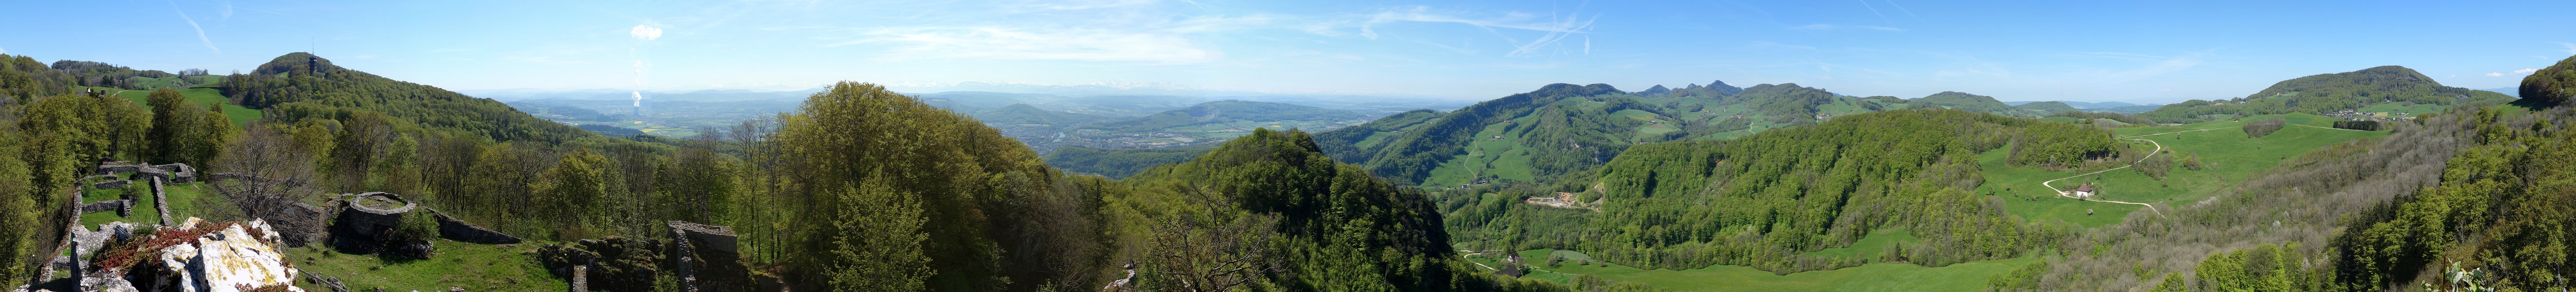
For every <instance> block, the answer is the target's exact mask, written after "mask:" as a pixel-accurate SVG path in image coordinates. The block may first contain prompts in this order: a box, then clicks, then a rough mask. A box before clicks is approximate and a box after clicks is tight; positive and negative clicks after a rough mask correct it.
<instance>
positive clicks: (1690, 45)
mask: <svg viewBox="0 0 2576 292" xmlns="http://www.w3.org/2000/svg"><path fill="white" fill-rule="evenodd" d="M2455 2H2457V3H2455ZM13 6H15V7H17V8H19V9H18V10H17V11H20V13H13V14H12V15H11V16H10V17H6V18H0V27H8V29H0V52H5V53H8V54H20V55H29V56H33V57H35V58H38V59H41V60H47V61H51V60H58V59H73V60H91V61H102V62H108V63H115V64H121V65H128V66H134V67H139V68H145V69H158V70H176V69H185V68H205V69H209V70H211V71H214V72H217V73H222V72H228V71H232V70H242V69H248V68H250V67H252V66H254V65H256V64H258V63H261V62H265V61H267V60H269V59H270V58H274V57H276V56H277V55H280V54H285V53H288V52H297V51H305V50H307V48H308V46H311V47H315V48H318V51H319V53H320V54H321V55H322V56H323V57H325V58H331V59H333V60H334V61H335V62H337V63H338V64H340V65H341V66H344V67H350V68H354V69H358V70H363V71H368V72H370V73H375V74H378V75H384V76H388V77H392V78H395V79H400V80H405V81H412V82H418V83H423V84H429V85H435V86H440V87H445V88H450V89H511V88H547V89H587V88H645V89H660V90H672V89H695V88H723V87H761V86H765V87H781V86H784V87H804V86H810V85H813V84H820V83H825V82H831V81H838V80H854V81H864V82H876V83H881V84H890V85H930V84H942V83H951V82H960V81H986V82H1021V83H1031V84H1092V83H1111V84H1152V85H1160V86H1175V87H1189V88H1204V89H1219V90H1240V91H1259V92H1276V93H1361V94H1405V95H1425V96H1437V97H1455V98H1472V99H1489V98H1494V97H1500V96H1503V95H1507V94H1511V93H1517V92H1525V91H1529V90H1532V89H1536V88H1538V87H1539V86H1541V85H1545V84H1549V83H1576V84H1588V83H1607V84H1611V85H1615V86H1618V87H1619V88H1621V89H1626V90H1631V91H1633V90H1643V89H1645V88H1646V87H1648V86H1651V85H1656V84H1663V85H1667V86H1679V85H1683V84H1689V83H1707V82H1709V81H1710V80H1724V81H1726V82H1727V83H1729V84H1734V85H1737V86H1751V85H1754V84H1761V83H1791V82H1794V83H1798V84H1800V85H1804V86H1810V87H1820V88H1826V89H1829V90H1833V91H1834V92H1836V93H1842V94H1848V95H1858V96H1871V95H1892V96H1898V97H1905V98H1916V97H1922V96H1925V95H1929V94H1932V93H1937V92H1941V91H1961V92H1969V93H1976V94H1983V95H1991V96H1995V97H1997V98H1999V99H2002V100H2007V101H2011V100H2071V101H2148V102H2171V101H2179V100H2183V99H2195V98H2199V99H2207V98H2228V97H2237V96H2243V95H2246V94H2251V93H2253V92H2255V91H2257V90H2261V89H2262V88H2263V87H2265V86H2269V85H2271V84H2272V83H2273V82H2277V81H2280V80H2283V79H2289V78H2296V77H2299V76H2305V75H2311V74H2320V73H2334V72H2345V71H2352V70H2359V69H2362V68H2368V67H2372V66H2380V65H2401V66H2407V67H2409V68H2414V69H2416V70H2419V71H2422V72H2423V73H2424V74H2425V75H2430V76H2433V77H2434V78H2436V79H2438V80H2440V81H2441V82H2442V83H2443V84H2446V85H2451V86H2460V87H2469V88H2497V87H2509V86H2513V85H2514V84H2515V83H2517V82H2519V80H2521V77H2522V75H2523V74H2524V73H2525V72H2527V71H2523V72H2517V71H2516V70H2522V69H2527V68H2537V67H2542V66H2546V65H2549V64H2552V63H2555V62H2556V61H2557V60H2559V59H2562V58H2566V57H2567V56H2569V55H2570V54H2576V33H2571V31H2570V30H2568V28H2570V27H2571V26H2570V25H2569V24H2567V23H2566V22H2565V21H2566V20H2565V19H2566V12H2569V11H2576V1H2314V2H2304V1H2302V2H2294V1H2044V2H2043V1H2032V2H2019V1H2012V2H1994V1H1937V2H1936V1H1908V0H1853V1H1831V0H1828V1H1664V2H1645V1H1622V2H1550V1H1432V2H1392V1H1260V2H1249V1H1228V0H1175V1H1162V0H1080V1H995V2H845V1H686V2H658V1H632V2H629V1H224V0H188V1H122V0H109V1H43V2H41V3H17V4H16V5H13ZM899 88H900V87H899Z"/></svg>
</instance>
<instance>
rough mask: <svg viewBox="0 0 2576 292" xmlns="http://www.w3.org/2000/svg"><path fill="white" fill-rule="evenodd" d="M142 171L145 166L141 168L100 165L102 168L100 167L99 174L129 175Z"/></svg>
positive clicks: (136, 166) (135, 166) (139, 166)
mask: <svg viewBox="0 0 2576 292" xmlns="http://www.w3.org/2000/svg"><path fill="white" fill-rule="evenodd" d="M142 170H143V166H141V165H100V166H98V174H119V173H129V172H136V171H142Z"/></svg>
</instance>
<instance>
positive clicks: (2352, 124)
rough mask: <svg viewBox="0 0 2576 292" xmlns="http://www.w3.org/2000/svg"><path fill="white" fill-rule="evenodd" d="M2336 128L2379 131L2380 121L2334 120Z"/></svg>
mask: <svg viewBox="0 0 2576 292" xmlns="http://www.w3.org/2000/svg"><path fill="white" fill-rule="evenodd" d="M2334 128H2336V129H2345V130H2363V131H2378V130H2379V122H2378V121H2335V122H2334Z"/></svg>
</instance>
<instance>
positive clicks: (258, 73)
mask: <svg viewBox="0 0 2576 292" xmlns="http://www.w3.org/2000/svg"><path fill="white" fill-rule="evenodd" d="M311 57H313V55H311V54H306V53H289V54H286V55H284V56H278V57H277V58H276V59H272V60H269V61H268V63H265V64H260V66H259V67H258V68H254V69H253V70H251V72H250V73H244V74H234V75H232V76H227V77H226V78H225V80H224V81H223V84H224V87H223V89H224V90H223V91H224V95H225V96H227V97H230V98H232V99H233V101H234V102H235V103H239V104H241V105H242V106H245V107H250V108H255V109H262V110H266V111H267V112H269V115H268V117H269V118H270V119H273V120H272V121H269V122H271V123H292V122H297V121H300V120H303V119H308V118H324V119H332V120H348V119H364V118H368V116H371V115H370V113H373V114H382V115H383V116H384V117H390V118H392V119H391V120H394V121H400V122H401V123H393V124H391V126H393V127H397V128H408V127H422V128H433V129H454V130H456V131H463V132H466V133H471V134H474V135H478V136H483V137H487V138H490V139H492V140H496V141H539V142H546V143H563V142H568V141H572V140H575V139H580V138H585V137H601V136H599V135H596V134H592V133H590V132H588V131H582V130H581V129H576V128H573V127H572V126H567V125H564V124H562V123H556V122H553V121H547V120H545V119H542V118H537V117H536V116H532V115H528V114H527V113H524V112H520V111H518V110H517V109H513V108H511V107H510V106H509V105H505V104H502V103H501V102H499V101H493V100H490V99H482V98H475V97H471V96H466V95H464V94H459V93H456V92H452V91H447V90H445V89H439V88H438V87H434V86H429V85H422V84H417V83H411V82H403V81H397V80H393V79H388V78H384V77H382V76H376V75H375V74H367V72H361V71H358V70H350V69H348V68H341V67H340V66H336V65H332V64H331V60H330V59H308V58H311ZM308 60H310V61H314V62H318V63H319V65H320V68H319V70H314V69H316V68H313V66H308V65H307V63H308ZM317 75H318V76H317ZM343 122H344V123H345V122H348V121H343Z"/></svg>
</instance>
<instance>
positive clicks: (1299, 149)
mask: <svg viewBox="0 0 2576 292" xmlns="http://www.w3.org/2000/svg"><path fill="white" fill-rule="evenodd" d="M1122 182H1124V183H1125V184H1126V185H1127V186H1128V187H1129V188H1131V190H1132V191H1133V192H1131V193H1118V192H1112V193H1110V194H1109V195H1108V196H1107V198H1106V201H1108V202H1111V205H1109V206H1107V207H1105V209H1107V211H1108V212H1106V213H1107V214H1113V216H1114V217H1112V220H1113V221H1114V222H1119V223H1118V225H1121V226H1130V227H1121V229H1125V228H1147V227H1150V228H1148V229H1150V230H1154V233H1151V234H1125V235H1121V236H1124V237H1127V238H1122V239H1121V240H1118V241H1119V242H1155V243H1154V244H1152V245H1148V246H1130V247H1129V248H1132V249H1131V250H1129V251H1126V252H1124V253H1122V254H1125V255H1163V256H1161V257H1148V258H1145V259H1143V260H1144V261H1145V262H1147V263H1152V264H1158V265H1163V266H1165V267H1169V269H1172V270H1169V271H1171V272H1179V273H1214V272H1218V271H1225V270H1229V269H1234V268H1237V267H1243V268H1245V269H1246V270H1250V271H1258V272H1254V273H1249V274H1250V275H1258V276H1259V277H1263V279H1260V281H1261V282H1267V283H1268V285H1272V286H1271V287H1278V288H1281V289H1283V290H1287V291H1495V290H1507V289H1509V290H1517V289H1525V288H1528V287H1514V286H1518V285H1527V284H1528V283H1530V282H1529V281H1532V280H1510V279H1505V278H1497V277H1492V276H1490V275H1488V274H1487V273H1486V272H1484V270H1481V269H1479V268H1477V267H1475V266H1473V265H1472V264H1470V263H1468V262H1466V261H1464V260H1460V259H1459V258H1458V257H1457V255H1456V253H1455V252H1453V251H1452V250H1453V249H1452V248H1450V246H1449V238H1448V236H1447V234H1446V232H1445V231H1443V230H1442V229H1441V227H1440V226H1441V224H1440V222H1441V219H1440V214H1439V213H1438V212H1437V211H1435V210H1433V208H1432V206H1431V201H1430V200H1428V199H1425V198H1424V197H1423V194H1422V193H1421V192H1420V191H1417V190H1413V189H1411V188H1406V187H1399V186H1395V185H1392V184H1388V183H1387V182H1386V181H1383V180H1380V179H1378V178H1377V177H1376V176H1375V175H1372V174H1370V173H1369V172H1368V170H1366V169H1362V168H1360V167H1359V166H1355V165H1350V164H1344V163H1339V162H1335V161H1334V160H1333V159H1332V158H1330V157H1326V156H1324V153H1323V152H1321V149H1320V148H1319V147H1317V145H1316V142H1315V141H1314V140H1312V139H1311V138H1310V137H1309V135H1308V134H1306V133H1304V132H1299V131H1295V130H1290V131H1285V132H1279V131H1271V130H1268V129H1256V130H1254V132H1253V133H1252V134H1251V135H1245V136H1243V137H1241V138H1238V139H1235V140H1232V141H1227V142H1226V143H1225V144H1224V145H1223V146H1219V147H1218V148H1217V149H1216V150H1214V151H1211V152H1209V153H1208V154H1206V155H1202V156H1200V157H1199V158H1198V159H1195V160H1192V161H1190V162H1186V163H1180V164H1171V165H1165V166H1161V167H1156V168H1153V169H1150V170H1146V171H1145V172H1144V173H1139V174H1137V175H1136V176H1134V177H1129V178H1127V179H1125V180H1123V181H1122ZM1178 228H1192V229H1196V231H1195V232H1191V233H1181V234H1187V235H1185V236H1183V237H1180V238H1178V239H1180V240H1170V239H1166V240H1159V241H1148V240H1150V239H1154V238H1152V237H1145V236H1148V235H1152V236H1156V237H1166V236H1170V235H1168V234H1174V233H1172V232H1189V231H1185V230H1174V229H1178ZM1190 268H1196V269H1195V270H1192V269H1190ZM1483 279H1495V280H1483ZM1172 284H1177V283H1168V282H1166V283H1153V282H1149V283H1148V285H1172ZM1165 287H1169V286H1165ZM1238 287H1252V286H1238ZM1214 288H1215V289H1208V291H1227V290H1228V289H1225V288H1227V287H1214Z"/></svg>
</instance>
